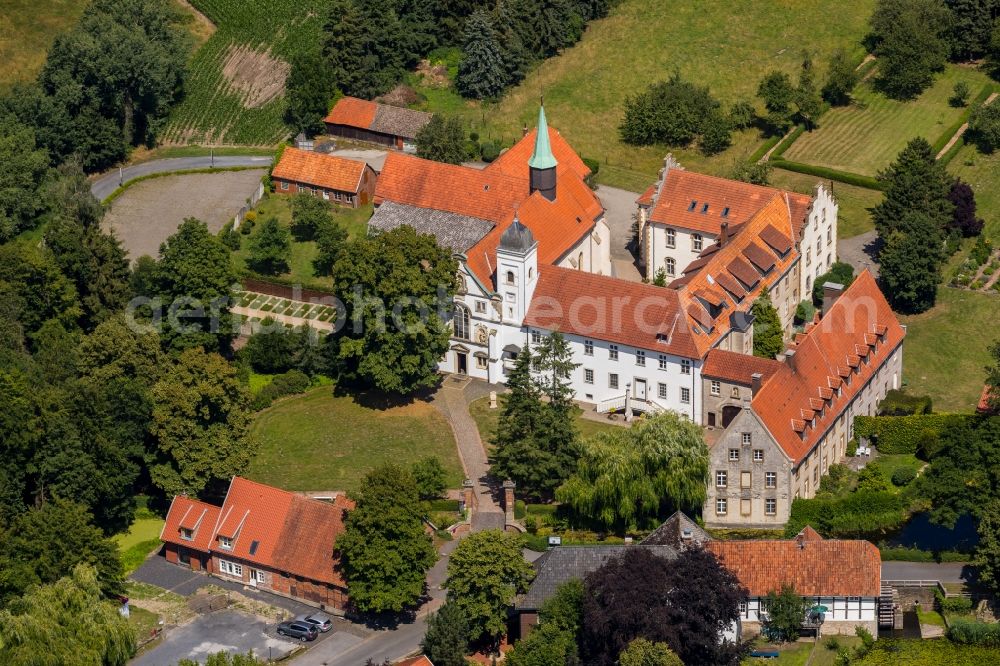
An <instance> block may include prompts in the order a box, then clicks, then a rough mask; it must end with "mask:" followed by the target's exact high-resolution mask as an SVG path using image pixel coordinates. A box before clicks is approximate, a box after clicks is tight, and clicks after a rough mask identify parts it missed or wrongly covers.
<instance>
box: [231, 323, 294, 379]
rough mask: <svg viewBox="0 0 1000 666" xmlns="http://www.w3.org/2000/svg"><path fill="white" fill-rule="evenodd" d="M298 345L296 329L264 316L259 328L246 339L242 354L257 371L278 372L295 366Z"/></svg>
mask: <svg viewBox="0 0 1000 666" xmlns="http://www.w3.org/2000/svg"><path fill="white" fill-rule="evenodd" d="M298 347H299V340H298V333H297V332H296V331H294V330H292V329H290V328H288V327H286V326H285V325H284V324H281V323H279V322H275V321H274V319H273V318H271V317H265V318H264V319H263V320H262V321H261V322H260V329H259V330H258V331H257V332H256V333H254V334H253V335H251V336H250V339H249V340H247V344H246V346H245V347H244V348H243V351H242V354H243V355H244V357H245V358H246V360H247V361H249V362H250V367H252V368H253V369H254V370H256V371H257V372H261V373H265V374H278V373H281V372H285V371H287V370H291V369H292V368H293V367H295V360H296V359H295V354H296V351H297V350H298Z"/></svg>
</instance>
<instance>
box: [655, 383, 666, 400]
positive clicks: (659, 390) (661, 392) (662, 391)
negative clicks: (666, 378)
mask: <svg viewBox="0 0 1000 666" xmlns="http://www.w3.org/2000/svg"><path fill="white" fill-rule="evenodd" d="M656 395H657V396H659V398H660V400H666V399H667V385H666V384H664V383H663V382H660V383H659V384H658V385H657V387H656Z"/></svg>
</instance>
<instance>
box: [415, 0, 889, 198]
mask: <svg viewBox="0 0 1000 666" xmlns="http://www.w3.org/2000/svg"><path fill="white" fill-rule="evenodd" d="M873 6H874V0H860V1H858V2H852V3H843V2H838V1H837V0H778V1H775V2H759V1H755V0H701V1H699V2H658V1H655V0H624V2H622V3H621V4H619V5H618V6H617V7H616V8H615V9H613V10H612V12H611V16H609V17H608V18H605V19H602V20H600V21H595V22H593V23H592V24H591V25H590V27H589V28H588V29H587V32H586V34H584V36H583V39H582V40H581V41H580V43H578V44H577V45H576V46H574V47H573V48H571V49H568V50H567V51H566V52H564V53H563V54H562V55H559V56H556V57H554V58H551V59H549V60H547V61H545V62H544V63H542V64H541V65H540V66H539V67H538V68H537V69H536V70H535V71H533V72H532V73H531V74H530V75H529V76H528V77H527V79H526V80H525V81H524V82H523V83H522V84H521V85H520V86H518V87H516V88H514V89H513V90H511V91H510V92H509V93H508V94H507V95H505V96H504V97H503V98H502V99H501V100H500V101H499V102H498V103H497V104H496V105H490V106H489V108H486V109H480V108H478V107H477V106H476V105H472V104H468V103H464V104H463V103H459V102H458V101H457V99H456V98H455V97H454V96H450V95H448V94H445V93H442V92H436V93H434V94H433V95H431V94H427V93H426V92H425V93H424V94H427V96H428V98H429V103H430V105H431V107H432V108H441V109H443V110H449V111H461V112H463V113H464V114H465V116H466V118H467V119H468V121H469V122H470V124H471V125H472V126H473V128H474V129H477V131H479V133H480V134H481V135H482V136H483V137H484V138H486V137H488V136H490V135H492V136H493V137H494V138H495V137H503V138H505V139H506V140H507V142H508V143H509V142H511V141H513V140H514V139H515V138H516V137H519V136H520V135H521V134H520V131H521V127H522V126H523V125H524V124H528V125H529V126H530V125H532V124H533V123H534V121H535V118H536V116H537V114H538V98H539V95H541V94H543V93H544V95H545V108H546V112H547V114H548V119H549V123H550V124H551V125H552V126H554V127H556V128H558V129H559V130H560V131H561V132H562V133H563V135H564V136H566V137H567V138H568V139H569V141H570V143H572V145H573V147H574V148H575V149H576V150H577V152H579V153H580V154H581V155H584V156H586V157H590V158H593V159H599V160H601V162H602V165H601V172H600V175H599V176H598V180H600V182H603V183H607V184H608V185H616V186H619V187H625V188H626V189H631V190H635V191H642V190H643V189H645V187H647V186H648V185H649V184H650V183H651V182H652V181H653V179H654V178H655V176H656V172H657V170H658V169H659V168H660V166H661V164H662V160H663V156H664V155H665V154H666V152H667V148H666V147H663V146H651V147H644V148H636V147H632V146H626V145H624V144H622V143H621V142H620V141H619V140H618V133H617V130H616V128H617V125H618V124H619V122H620V120H621V117H622V114H623V110H624V102H625V97H626V96H628V95H631V94H635V93H638V92H641V91H642V90H644V89H645V88H646V86H647V85H649V84H650V83H652V82H654V81H657V80H660V79H664V78H666V77H667V76H669V75H670V73H671V72H672V71H673V69H674V68H677V69H679V70H680V72H681V74H682V75H683V76H684V77H685V78H687V79H689V80H691V81H693V82H694V83H697V84H699V85H707V86H709V87H710V88H711V90H712V93H713V94H714V95H715V96H716V97H717V98H718V99H719V100H720V101H722V102H723V103H724V104H726V105H729V104H731V103H732V102H734V101H736V100H737V99H739V98H747V99H752V98H754V95H755V93H756V89H757V84H758V82H759V81H760V79H761V77H763V75H764V74H765V72H766V71H767V70H768V69H771V68H777V69H782V70H785V71H787V72H789V73H793V72H795V71H796V69H797V67H798V66H799V64H800V61H801V56H802V49H803V48H808V49H809V50H810V51H811V53H812V55H813V58H814V60H815V61H816V62H817V64H818V65H819V67H820V69H821V71H822V70H824V69H825V67H826V62H827V60H828V57H829V54H830V53H831V52H832V51H833V50H834V49H836V48H838V47H843V48H845V49H847V50H848V51H851V52H852V54H853V55H856V56H857V57H858V59H859V60H860V57H861V53H862V48H861V46H860V44H859V41H860V39H861V37H862V36H863V35H864V34H865V32H866V30H867V21H868V17H869V16H870V15H871V11H872V7H873ZM734 17H738V19H736V18H734ZM817 26H822V29H817ZM821 76H822V74H821ZM421 92H424V91H421ZM743 134H744V136H739V137H736V139H737V145H736V146H734V147H733V148H731V149H730V150H728V151H726V152H725V153H723V154H722V155H719V156H717V157H714V158H711V159H708V160H706V159H705V158H703V157H702V156H701V155H700V154H698V153H697V152H696V151H692V150H674V151H673V152H674V153H675V155H677V157H678V159H679V160H680V161H681V163H682V164H684V165H685V166H686V167H688V168H690V169H693V170H698V171H706V172H710V173H717V174H722V175H726V174H728V173H729V171H730V170H731V168H732V163H733V162H734V161H735V160H736V159H737V157H745V156H746V155H748V154H749V153H750V152H752V150H753V146H755V145H756V144H757V143H759V136H758V135H757V133H756V132H747V133H743Z"/></svg>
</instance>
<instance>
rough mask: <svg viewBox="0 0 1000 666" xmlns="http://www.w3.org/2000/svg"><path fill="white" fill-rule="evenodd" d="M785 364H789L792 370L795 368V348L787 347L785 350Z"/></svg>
mask: <svg viewBox="0 0 1000 666" xmlns="http://www.w3.org/2000/svg"><path fill="white" fill-rule="evenodd" d="M785 365H787V366H788V367H789V368H791V369H792V370H794V369H795V350H794V349H786V350H785Z"/></svg>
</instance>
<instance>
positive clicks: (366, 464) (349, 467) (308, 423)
mask: <svg viewBox="0 0 1000 666" xmlns="http://www.w3.org/2000/svg"><path fill="white" fill-rule="evenodd" d="M251 432H252V434H253V436H254V437H255V438H256V439H257V440H258V442H259V443H260V452H259V453H258V454H257V456H256V458H255V459H254V461H253V463H252V464H251V466H250V470H249V472H248V474H247V476H248V477H249V478H251V479H254V480H257V481H260V482H262V483H267V484H270V485H274V486H277V487H279V488H285V489H286V490H315V491H333V490H346V491H354V490H357V489H358V487H359V486H360V484H361V479H362V477H364V475H365V473H367V472H368V471H369V470H371V469H373V468H375V467H377V466H379V465H381V464H385V463H390V462H391V463H396V464H399V465H410V464H411V463H413V462H415V461H416V460H418V459H420V458H423V457H425V456H431V455H433V456H437V457H438V458H439V459H440V460H441V462H442V463H443V464H444V466H445V469H446V470H447V471H448V487H449V488H457V487H459V485H460V484H461V482H462V478H463V473H462V465H461V462H460V461H459V458H458V451H457V449H456V446H455V438H454V436H453V435H452V431H451V427H450V426H449V425H448V422H447V421H446V420H445V418H444V416H442V415H441V414H440V413H439V412H438V411H437V410H436V409H435V408H434V407H432V406H431V405H429V404H427V403H426V402H421V401H415V402H412V403H409V404H405V405H399V406H391V407H388V408H385V409H382V408H380V407H373V406H368V404H367V403H366V404H362V403H360V402H359V401H358V399H356V397H355V396H341V395H334V394H333V391H331V389H330V387H321V388H318V389H314V390H312V391H310V392H309V393H306V394H304V395H301V396H295V397H292V398H288V399H285V400H281V401H279V402H277V403H275V405H274V406H273V407H271V408H270V409H267V410H265V411H263V412H261V413H260V414H259V415H258V416H257V419H256V421H254V424H253V427H252V429H251Z"/></svg>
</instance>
